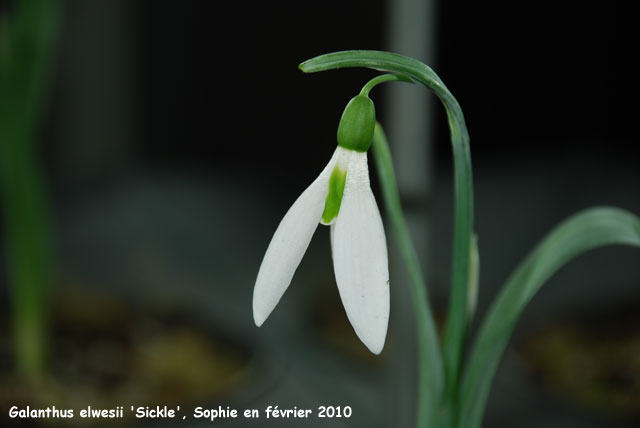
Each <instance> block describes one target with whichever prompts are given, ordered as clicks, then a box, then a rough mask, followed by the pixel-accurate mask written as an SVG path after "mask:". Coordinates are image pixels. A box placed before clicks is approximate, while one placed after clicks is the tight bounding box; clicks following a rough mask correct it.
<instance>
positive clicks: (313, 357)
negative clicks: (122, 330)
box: [0, 0, 640, 427]
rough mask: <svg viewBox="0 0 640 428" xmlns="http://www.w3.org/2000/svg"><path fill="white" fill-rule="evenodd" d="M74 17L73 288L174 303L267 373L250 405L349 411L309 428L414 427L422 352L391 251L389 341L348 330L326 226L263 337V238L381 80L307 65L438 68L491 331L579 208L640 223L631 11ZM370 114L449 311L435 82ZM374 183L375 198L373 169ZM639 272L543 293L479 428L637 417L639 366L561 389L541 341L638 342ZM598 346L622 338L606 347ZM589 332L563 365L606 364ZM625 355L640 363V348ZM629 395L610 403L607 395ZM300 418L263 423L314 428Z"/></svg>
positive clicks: (255, 6)
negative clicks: (460, 157)
mask: <svg viewBox="0 0 640 428" xmlns="http://www.w3.org/2000/svg"><path fill="white" fill-rule="evenodd" d="M9 3H11V2H9ZM9 3H7V2H2V3H0V4H1V5H2V7H3V8H7V7H8V6H7V5H8V4H9ZM62 4H63V10H62V18H61V23H60V38H59V43H58V46H57V54H56V57H55V67H54V68H53V72H52V75H51V86H50V92H49V96H48V98H47V104H46V105H47V108H46V110H45V114H44V119H43V121H42V129H41V131H42V132H41V137H40V138H39V143H40V147H41V156H42V160H43V165H44V166H43V168H44V171H45V175H46V177H47V181H46V183H47V186H48V193H49V195H50V199H51V201H52V204H53V217H54V218H53V221H54V225H55V226H54V237H55V245H56V247H55V248H56V252H55V258H56V263H57V272H58V274H57V275H58V276H59V282H66V283H70V284H72V285H74V286H76V287H95V288H100V289H107V290H113V289H118V290H120V291H121V292H124V293H125V294H126V295H130V296H132V297H133V298H134V299H136V300H141V301H144V302H155V303H158V302H159V303H160V304H161V305H165V306H167V305H168V306H171V305H174V304H175V305H178V304H180V305H183V306H185V307H187V308H189V311H192V312H193V313H198V314H201V315H202V316H203V317H204V318H206V319H207V320H208V322H211V323H212V324H215V325H216V326H217V327H216V328H217V329H219V330H221V331H224V332H226V334H227V335H228V336H232V337H234V338H237V341H239V342H240V343H241V344H242V346H244V347H245V348H246V349H248V350H249V351H248V352H249V353H250V354H251V356H252V357H251V359H250V361H251V362H253V363H255V364H258V367H259V369H258V371H259V372H260V375H255V376H254V374H255V372H254V371H251V373H253V374H252V375H251V376H254V377H255V378H259V381H254V380H252V379H253V378H252V377H251V376H250V377H249V380H245V381H244V383H242V384H241V385H240V386H239V387H238V389H239V391H238V390H234V394H233V399H229V400H231V401H230V402H232V403H235V405H236V406H238V407H252V406H253V407H256V408H264V407H266V406H267V405H279V406H280V407H287V406H294V405H296V406H298V407H299V408H303V407H308V408H317V406H319V405H335V406H345V405H349V406H351V407H353V416H352V417H351V418H350V419H333V420H322V419H316V420H310V421H305V426H323V427H324V426H331V427H333V426H336V427H338V426H354V427H355V426H367V427H371V426H380V427H381V426H398V427H400V426H411V420H412V415H413V392H414V390H413V388H414V387H415V377H414V376H415V372H414V368H413V367H414V363H415V362H414V361H413V357H412V356H413V355H414V353H415V344H414V339H413V334H412V327H411V320H412V319H411V314H410V310H409V309H408V308H410V306H409V303H410V302H408V295H407V291H406V281H405V280H404V268H403V266H402V264H401V263H400V262H399V260H397V259H396V258H395V257H393V256H392V266H391V282H392V283H393V284H394V285H395V287H394V288H393V293H394V294H392V298H393V299H394V301H393V303H392V315H391V325H390V336H389V338H388V343H387V346H386V348H385V351H384V353H383V354H382V356H381V357H380V358H378V359H376V358H372V357H370V356H369V355H367V353H366V351H365V350H364V347H363V346H361V345H360V344H359V343H358V342H357V339H355V335H353V333H352V330H351V328H350V326H349V325H348V323H347V322H346V318H345V316H344V313H343V310H342V307H341V305H340V303H339V298H338V294H337V290H336V287H335V283H334V280H333V274H332V265H331V258H330V252H329V248H328V236H327V232H326V230H323V229H319V230H318V232H316V236H315V238H314V240H313V242H312V244H311V247H310V249H309V252H308V254H307V257H305V259H304V260H303V263H302V265H301V266H300V268H299V270H298V273H297V275H296V277H295V278H294V281H293V283H292V285H291V287H290V289H289V291H288V292H287V294H286V295H285V297H284V298H283V299H282V301H281V302H280V304H279V305H278V307H277V308H276V310H275V311H274V313H273V314H272V316H271V318H270V319H269V321H268V322H267V323H266V324H265V325H264V326H263V327H262V328H261V329H259V330H258V329H257V328H256V327H255V326H253V321H252V315H251V303H250V302H251V293H252V289H253V281H254V280H255V275H256V274H257V271H258V267H259V264H260V261H261V260H262V256H263V254H264V251H265V250H266V247H267V245H268V242H269V240H270V238H271V235H272V233H273V231H274V230H275V228H276V226H277V224H278V222H279V220H280V218H281V217H282V216H283V215H284V213H285V212H286V210H287V209H288V207H289V206H290V204H291V203H292V202H293V201H294V200H295V198H296V197H297V196H298V194H299V193H300V192H301V191H302V190H304V188H306V186H307V185H308V184H309V183H310V182H311V181H312V180H313V178H314V177H315V176H316V175H317V174H318V173H319V171H320V170H321V169H322V167H323V166H324V164H326V162H327V161H328V159H329V157H330V156H331V154H332V152H333V150H334V148H335V133H336V130H337V125H338V120H339V118H340V114H341V112H342V110H343V108H344V106H345V105H346V103H347V102H348V100H349V99H350V98H351V97H352V96H354V95H356V94H357V92H358V91H359V90H360V88H361V87H362V85H363V84H364V83H366V81H367V80H368V79H369V78H371V77H373V76H375V74H376V73H375V72H374V71H372V70H360V69H345V70H340V71H330V72H324V73H319V74H313V75H305V74H303V73H302V72H301V71H299V70H298V68H297V66H298V64H299V63H300V62H302V61H304V60H306V59H309V58H311V57H314V56H316V55H319V54H323V53H328V52H332V51H338V50H345V49H379V50H393V51H395V52H398V53H401V54H406V55H409V56H413V57H415V58H417V59H420V60H422V61H424V62H425V63H427V64H429V65H430V66H432V68H434V70H435V71H436V72H437V73H438V74H439V75H440V77H441V78H442V80H443V81H444V82H445V83H446V84H447V86H448V88H449V89H450V90H451V92H452V93H453V94H454V95H455V96H456V97H457V99H458V101H459V102H460V104H461V106H462V109H463V111H464V113H465V118H466V121H467V126H468V129H469V132H470V135H471V149H472V155H473V161H474V173H475V189H476V198H477V200H476V230H477V232H478V235H479V249H480V259H481V270H480V271H481V280H480V293H479V294H480V297H479V305H478V317H477V320H479V319H481V317H482V315H483V313H484V312H485V311H486V309H487V307H488V305H489V303H490V302H491V300H492V299H493V297H494V296H495V293H496V291H497V290H498V288H499V286H500V284H501V283H502V282H503V281H504V280H505V278H506V277H507V275H508V274H509V272H510V271H511V270H512V269H513V268H514V267H515V266H516V265H517V263H518V261H519V260H521V259H522V258H523V257H524V255H525V254H526V252H527V251H528V249H530V248H531V247H532V246H533V245H534V244H535V243H536V242H537V241H538V240H539V239H540V238H541V237H542V236H543V234H544V233H546V231H548V230H549V229H550V228H551V227H552V226H553V225H555V224H556V223H558V222H559V221H561V220H562V219H564V218H565V217H567V216H568V215H570V214H572V213H574V212H577V211H578V210H580V209H583V208H586V207H589V206H593V205H616V206H619V207H621V208H625V209H628V210H630V211H632V212H634V213H636V214H638V213H640V200H639V198H638V188H639V185H640V171H639V169H638V161H639V160H640V157H639V151H638V138H637V136H636V132H635V126H636V123H635V122H636V120H635V119H636V116H637V115H638V107H637V99H638V95H639V92H638V80H637V78H636V75H637V67H636V66H635V61H634V59H635V57H636V56H637V45H638V33H637V25H636V24H635V22H634V21H635V17H636V16H637V15H635V14H633V13H632V12H631V7H632V6H631V4H632V3H629V2H622V1H611V2H602V1H600V2H597V1H582V2H578V1H553V2H552V1H549V0H545V1H539V2H508V1H493V2H474V1H470V0H449V1H436V0H425V1H417V0H400V1H386V2H385V1H378V0H375V1H335V0H325V1H321V2H320V1H306V2H283V1H272V2H262V1H253V0H249V1H242V2H196V1H187V2H181V3H178V2H169V1H162V0H160V1H154V2H143V1H136V2H130V1H125V0H114V1H106V0H105V1H79V0H73V1H65V2H63V3H62ZM0 34H1V32H0ZM372 98H373V100H374V102H375V103H376V108H377V115H378V120H379V121H380V122H381V123H382V125H383V126H385V127H386V128H387V129H388V131H389V137H390V144H391V148H392V151H393V153H394V156H395V162H396V168H397V170H398V174H399V181H400V186H401V193H402V195H403V198H404V201H405V207H406V211H407V215H408V217H409V220H410V222H411V224H412V229H413V231H414V240H415V241H416V244H417V246H418V250H419V252H420V254H421V256H422V260H423V263H424V268H425V270H426V272H427V277H428V279H429V286H430V290H429V291H430V295H431V297H432V299H433V302H434V305H435V311H436V313H438V314H440V316H442V314H443V312H444V311H445V308H446V302H447V293H448V280H449V269H450V267H449V266H450V252H451V243H450V240H451V238H450V237H451V232H452V230H451V227H452V221H451V213H452V203H453V201H452V191H451V189H452V174H451V163H452V162H451V155H450V146H449V135H448V133H449V131H448V128H447V123H446V120H445V116H444V111H443V109H442V108H441V107H440V105H439V104H438V103H437V100H436V99H435V98H434V97H433V96H432V95H431V94H429V93H428V92H427V91H426V90H424V88H421V87H409V86H408V85H406V84H403V83H390V84H387V85H385V86H383V87H382V88H380V89H376V90H374V91H373V93H372ZM0 144H3V142H0ZM372 163H373V162H371V164H372ZM372 183H373V186H374V191H375V192H376V194H377V184H376V179H375V170H374V171H373V175H372ZM378 200H380V198H378ZM383 216H384V212H383ZM389 241H390V251H391V252H394V248H395V247H394V242H393V238H392V237H390V236H389ZM638 256H639V254H638V252H637V251H634V250H631V249H628V248H613V249H604V250H598V251H597V252H594V253H593V254H589V255H587V256H585V257H583V258H581V259H579V260H577V261H575V262H572V263H571V264H570V265H569V266H568V267H567V268H565V269H563V270H562V271H561V272H560V273H559V274H558V275H557V276H556V277H554V278H553V279H552V280H551V281H550V283H549V284H548V285H547V286H545V288H543V290H542V292H541V293H540V295H539V296H537V297H536V299H534V302H533V304H532V305H531V307H530V308H528V310H527V311H526V312H525V314H524V316H523V320H522V323H521V324H520V327H519V328H518V330H517V331H516V333H515V336H514V341H513V342H512V344H513V346H512V347H511V348H510V349H509V350H508V351H507V354H506V356H505V359H504V362H503V365H502V366H501V369H500V371H499V373H498V377H497V380H496V384H495V387H494V390H493V392H492V395H491V398H490V402H489V408H488V412H487V418H486V422H485V425H484V426H486V427H494V426H495V427H516V426H517V427H525V426H526V427H538V426H545V427H552V426H562V427H573V426H580V427H605V426H607V427H608V426H627V425H628V426H632V425H633V424H634V422H637V420H638V419H637V418H638V415H639V413H638V409H639V408H640V398H639V397H640V379H639V377H638V376H639V373H640V368H638V365H637V363H636V365H629V364H630V363H627V362H622V363H615V364H618V365H617V366H616V367H615V369H613V371H614V372H615V373H614V374H613V375H611V376H612V378H614V380H613V381H611V382H608V381H607V379H608V378H607V376H609V374H610V373H609V372H610V371H611V370H609V371H607V368H606V367H605V368H604V369H601V368H600V366H599V365H598V364H600V361H595V362H593V361H587V362H585V361H583V360H581V361H580V362H575V363H572V362H571V361H570V362H569V363H567V364H568V366H569V367H583V368H584V367H587V368H584V369H580V370H578V371H577V374H576V376H577V377H579V378H584V377H585V376H586V377H588V376H587V375H589V374H594V376H595V377H594V378H595V379H596V380H594V384H596V386H593V385H585V384H576V382H575V381H571V380H566V379H564V378H563V379H560V380H558V382H554V379H556V378H557V377H558V376H559V375H557V373H556V372H555V371H554V368H549V364H551V366H553V361H554V359H557V358H559V357H557V355H556V354H552V356H548V355H547V354H545V353H544V352H542V351H541V349H542V350H545V349H550V347H551V345H549V344H548V343H549V342H545V340H546V339H545V337H547V336H545V334H551V336H553V334H559V333H557V332H558V331H560V332H562V331H566V330H567V329H568V327H566V326H567V325H570V326H571V329H572V330H571V329H570V330H571V331H572V332H574V333H572V334H573V335H572V336H570V337H571V338H573V339H575V337H576V336H578V337H580V338H582V337H583V336H584V335H586V334H588V333H589V331H590V330H591V329H590V327H588V326H590V325H592V324H589V323H592V322H596V323H598V325H601V324H602V323H601V322H599V321H593V320H592V318H594V317H595V318H596V319H598V320H601V319H604V320H608V321H610V322H611V325H612V327H611V330H615V331H616V332H617V333H619V334H621V335H623V336H624V335H625V334H626V333H628V335H627V336H624V337H628V336H629V335H633V334H635V332H637V331H640V328H638V327H639V325H640V323H639V321H638V318H637V317H636V318H634V317H633V316H626V317H624V318H623V319H622V320H621V321H620V323H618V322H617V321H616V318H615V316H614V315H615V314H620V313H623V312H624V313H632V314H633V313H634V312H637V308H638V307H639V306H638V303H640V287H639V286H640V268H639V266H640V265H639V264H638V263H637V260H638ZM1 281H3V282H5V281H6V279H5V278H4V277H3V278H2V279H1ZM61 289H62V288H61ZM0 295H3V296H6V287H4V286H3V287H2V294H0ZM61 298H62V299H64V298H65V295H64V294H63V295H62V297H61ZM405 309H406V310H405ZM198 316H200V315H198ZM612 320H613V321H612ZM476 324H477V322H476ZM554 328H556V330H554ZM580 328H582V330H580ZM550 329H551V330H550ZM563 329H564V330H563ZM550 331H551V332H552V333H549V332H550ZM607 331H609V330H607ZM336 337H337V338H336ZM553 337H556V336H553ZM559 337H560V338H559V339H558V341H559V342H560V343H563V344H564V343H567V342H570V340H569V339H566V338H563V336H559ZM602 337H604V339H603V340H604V341H605V343H608V342H606V340H609V339H608V337H609V335H608V333H605V334H604V335H603V336H602ZM635 338H636V341H640V338H639V337H637V334H636V336H635ZM596 339H597V338H596ZM596 339H593V340H592V339H591V338H588V339H584V340H577V339H576V343H577V344H576V347H577V350H576V348H575V347H574V348H572V349H569V350H566V352H564V353H561V354H562V355H573V354H571V353H572V352H574V353H577V354H581V355H583V356H584V355H585V354H586V355H596V354H598V352H599V351H598V352H596V351H593V352H592V350H593V347H595V346H600V345H601V344H602V343H603V342H602V340H599V339H598V340H596ZM594 343H595V344H596V345H594ZM625 343H626V342H625ZM597 344H600V345H597ZM607 346H608V345H607ZM633 346H635V347H636V348H633V349H636V350H640V344H639V343H635V342H632V341H629V345H628V346H627V347H626V348H624V350H625V351H621V352H622V353H623V354H624V352H628V349H629V347H633ZM613 347H614V346H613V345H611V346H610V348H611V349H613ZM554 349H555V348H554ZM633 352H635V351H633ZM639 352H640V351H639ZM532 355H535V356H536V358H537V359H535V358H533V357H532ZM598 355H599V354H598ZM624 355H626V354H624ZM632 355H635V361H637V358H638V355H640V354H639V353H638V352H635V353H632ZM620 358H622V357H620ZM549 359H551V361H552V363H549V362H548V360H549ZM632 359H633V358H632ZM605 360H606V361H609V363H605V365H606V364H610V365H611V364H614V363H611V362H610V361H618V360H619V359H618V360H616V358H614V357H612V358H610V359H605ZM624 361H627V360H624ZM256 362H257V363H256ZM248 364H251V363H248ZM580 364H582V365H580ZM607 367H608V366H607ZM252 370H256V369H255V368H253V369H252ZM581 370H582V371H581ZM601 371H602V372H604V373H605V374H604V375H602V376H600V374H599V373H601ZM619 371H621V372H623V373H622V374H621V375H620V374H619V373H618V372H619ZM564 372H566V370H565V371H564ZM564 372H563V373H564ZM574 374H575V373H574ZM625 374H628V375H629V376H626V377H625ZM618 375H620V376H622V379H621V380H620V379H619V377H620V376H618ZM598 376H600V377H598ZM569 377H570V376H569ZM603 379H604V380H603ZM611 385H613V386H611ZM572 388H574V389H572ZM589 388H593V389H594V390H597V391H596V392H594V394H592V396H588V397H587V398H584V397H582V395H581V394H579V393H578V392H576V391H579V390H582V391H584V390H585V389H589ZM610 388H613V390H615V391H617V392H615V394H614V393H612V392H610ZM600 391H604V392H602V393H600ZM620 391H622V392H620ZM619 392H620V396H621V397H622V398H620V399H619V400H618V401H615V403H613V401H612V400H608V399H607V398H606V397H607V396H609V395H616V396H617V395H618V393H619ZM625 394H626V395H625ZM583 395H584V394H583ZM594 396H598V397H601V396H604V397H605V398H601V399H600V401H598V400H597V399H594V398H593V397H594ZM225 400H226V399H225ZM594 400H595V401H594ZM220 402H222V401H220ZM224 402H226V401H224ZM620 402H621V403H622V404H620ZM217 403H218V402H216V401H215V400H214V401H213V403H212V404H208V405H217ZM612 403H613V404H612ZM125 404H127V403H125ZM203 405H204V404H203ZM634 418H635V419H634ZM244 422H245V421H235V423H234V421H232V422H231V423H229V426H243V425H242V424H243V423H244ZM288 423H290V424H291V425H283V422H282V421H278V423H277V424H276V425H271V422H270V421H266V420H262V421H259V422H256V423H255V425H265V426H300V425H298V422H296V421H289V422H288Z"/></svg>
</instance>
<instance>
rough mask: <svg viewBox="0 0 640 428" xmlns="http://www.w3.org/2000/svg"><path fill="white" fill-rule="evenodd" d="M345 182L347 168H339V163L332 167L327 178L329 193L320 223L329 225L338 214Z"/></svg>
mask: <svg viewBox="0 0 640 428" xmlns="http://www.w3.org/2000/svg"><path fill="white" fill-rule="evenodd" d="M346 181H347V168H341V165H340V162H339V163H338V165H336V166H334V167H333V171H332V172H331V177H330V178H329V192H328V193H327V199H326V201H325V203H324V212H323V213H322V219H321V220H320V223H322V224H324V225H329V224H331V223H333V222H334V221H335V219H336V217H338V213H339V212H340V204H341V203H342V195H343V194H344V184H345V182H346Z"/></svg>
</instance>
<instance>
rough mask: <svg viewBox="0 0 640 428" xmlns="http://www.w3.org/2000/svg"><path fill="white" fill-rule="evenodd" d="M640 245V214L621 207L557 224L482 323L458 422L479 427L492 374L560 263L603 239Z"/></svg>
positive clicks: (464, 427)
mask: <svg viewBox="0 0 640 428" xmlns="http://www.w3.org/2000/svg"><path fill="white" fill-rule="evenodd" d="M614 244H624V245H632V246H636V247H638V246H640V219H639V218H638V217H636V216H634V215H633V214H630V213H628V212H626V211H623V210H620V209H617V208H608V207H601V208H592V209H589V210H586V211H583V212H581V213H578V214H576V215H574V216H572V217H570V218H569V219H568V220H566V221H565V222H563V223H561V224H560V225H558V226H557V227H556V228H555V229H554V230H553V231H551V233H549V234H548V235H547V237H546V238H545V239H544V240H542V242H540V243H539V244H538V246H537V247H535V248H534V250H533V251H532V252H531V253H530V254H529V255H528V257H527V258H526V259H524V261H523V262H522V263H521V264H520V265H519V267H518V268H517V269H516V270H515V271H514V272H513V274H512V275H511V276H510V277H509V279H508V280H507V282H506V283H505V285H504V286H503V288H502V290H501V292H500V294H499V296H498V297H497V299H496V300H495V301H494V303H493V305H492V307H491V309H490V310H489V312H488V313H487V316H486V317H485V319H484V322H483V323H482V327H481V329H480V332H479V334H478V336H477V340H476V341H475V344H474V346H473V348H472V352H471V354H470V359H469V363H468V365H467V367H466V370H465V372H464V376H463V378H462V387H461V394H462V395H461V400H460V408H459V415H460V419H459V420H458V424H457V426H458V427H460V428H477V427H480V425H481V421H482V416H483V413H484V408H485V404H486V401H487V396H488V394H489V389H490V386H491V382H492V380H493V376H494V374H495V372H496V369H497V367H498V364H499V362H500V359H501V357H502V354H503V352H504V349H505V347H506V346H507V343H508V341H509V338H510V336H511V333H512V331H513V329H514V328H515V325H516V323H517V321H518V319H519V318H520V314H521V313H522V311H523V310H524V308H525V306H526V305H527V304H528V303H529V301H530V300H531V299H532V298H533V296H534V295H535V294H536V292H537V291H538V290H539V289H540V287H542V285H543V284H544V283H545V282H546V281H547V279H549V277H550V276H551V275H553V274H554V273H555V272H556V271H557V270H558V269H560V268H561V267H562V266H563V265H565V264H566V263H567V262H569V261H570V260H571V259H573V258H575V257H576V256H578V255H580V254H582V253H584V252H586V251H589V250H592V249H594V248H598V247H601V246H604V245H614Z"/></svg>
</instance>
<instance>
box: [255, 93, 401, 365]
mask: <svg viewBox="0 0 640 428" xmlns="http://www.w3.org/2000/svg"><path fill="white" fill-rule="evenodd" d="M374 125H375V110H374V107H373V103H372V102H371V100H370V99H369V98H368V97H366V96H364V95H358V96H357V97H355V98H353V99H352V100H351V101H350V102H349V104H348V105H347V107H346V108H345V111H344V113H343V115H342V119H341V121H340V126H339V128H338V147H337V148H336V151H335V153H334V155H333V157H332V158H331V160H330V161H329V163H328V164H327V166H326V167H325V168H324V170H323V171H322V172H321V173H320V175H319V176H318V178H316V180H315V181H314V182H313V183H311V185H310V186H309V187H308V188H307V189H306V190H305V191H304V192H303V193H302V194H301V195H300V197H298V199H297V200H296V201H295V202H294V204H293V205H292V206H291V208H290V209H289V211H288V212H287V213H286V214H285V216H284V218H283V219H282V221H281V222H280V225H279V226H278V228H277V229H276V232H275V233H274V235H273V238H272V239H271V243H270V244H269V247H268V248H267V252H266V254H265V256H264V259H263V261H262V264H261V266H260V270H259V272H258V278H257V280H256V284H255V288H254V292H253V317H254V321H255V323H256V325H257V326H261V325H262V324H263V323H264V321H265V320H266V319H267V317H268V316H269V314H271V312H272V311H273V309H274V308H275V306H276V305H277V304H278V302H279V301H280V298H281V297H282V295H283V294H284V292H285V291H286V290H287V288H288V287H289V284H290V283H291V280H292V278H293V275H294V273H295V271H296V269H297V267H298V265H299V264H300V261H301V260H302V257H303V256H304V253H305V251H306V250H307V247H308V246H309V243H310V242H311V238H312V237H313V234H314V232H315V230H316V228H317V226H318V224H319V223H320V224H323V225H330V227H331V232H330V237H331V250H332V255H333V265H334V272H335V277H336V283H337V284H338V290H339V292H340V298H341V299H342V304H343V305H344V308H345V311H346V313H347V317H348V318H349V321H350V322H351V325H352V326H353V328H354V330H355V332H356V334H357V336H358V337H359V338H360V340H361V341H362V342H363V343H364V344H365V345H366V346H367V348H368V349H369V350H370V351H371V352H373V353H374V354H379V353H380V352H382V348H383V347H384V342H385V338H386V335H387V325H388V322H389V267H388V257H387V243H386V238H385V234H384V228H383V225H382V219H381V217H380V212H379V210H378V206H377V204H376V201H375V198H374V196H373V193H372V191H371V186H370V182H369V169H368V163H367V150H368V149H369V147H370V145H371V141H372V138H373V128H374Z"/></svg>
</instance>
